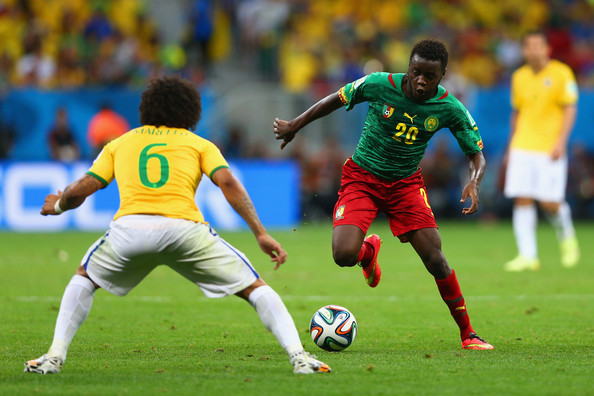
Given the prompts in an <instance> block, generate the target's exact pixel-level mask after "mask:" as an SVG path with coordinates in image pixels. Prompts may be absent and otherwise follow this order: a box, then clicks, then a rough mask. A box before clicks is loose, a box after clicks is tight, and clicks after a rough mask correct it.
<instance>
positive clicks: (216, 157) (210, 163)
mask: <svg viewBox="0 0 594 396" xmlns="http://www.w3.org/2000/svg"><path fill="white" fill-rule="evenodd" d="M228 167H229V164H228V163H227V161H226V160H225V158H224V157H223V154H221V150H219V148H218V147H217V146H215V144H214V143H212V142H209V141H205V143H204V147H203V149H202V155H201V158H200V168H201V169H202V172H203V173H204V174H206V175H208V177H209V178H211V179H212V175H213V174H214V173H215V172H216V171H217V170H219V169H221V168H228Z"/></svg>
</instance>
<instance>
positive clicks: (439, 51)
mask: <svg viewBox="0 0 594 396" xmlns="http://www.w3.org/2000/svg"><path fill="white" fill-rule="evenodd" d="M415 54H416V55H419V56H420V57H421V58H423V59H427V60H430V61H440V62H441V70H442V72H445V70H446V67H447V66H448V57H449V55H448V50H447V49H446V46H445V44H444V43H442V42H441V41H439V40H433V39H426V40H421V41H419V42H418V43H416V44H415V45H414V47H413V49H412V51H411V52H410V58H409V60H408V61H409V63H410V61H411V60H412V58H413V56H415Z"/></svg>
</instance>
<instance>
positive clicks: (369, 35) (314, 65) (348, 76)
mask: <svg viewBox="0 0 594 396" xmlns="http://www.w3.org/2000/svg"><path fill="white" fill-rule="evenodd" d="M261 18H263V19H264V20H265V21H267V22H268V23H267V25H266V26H261V25H262V24H257V23H254V21H256V20H259V19H261ZM238 21H239V24H240V27H241V32H242V34H241V38H242V40H243V43H244V44H245V45H244V46H243V48H249V50H250V51H251V52H256V53H257V54H258V60H259V61H261V62H262V61H264V60H266V59H270V64H268V65H266V64H262V65H261V72H262V73H264V74H270V73H272V75H273V76H276V75H277V76H278V77H279V78H280V79H281V81H282V82H283V83H284V84H285V86H286V87H287V88H288V89H289V90H291V91H300V90H304V89H308V87H310V86H311V84H314V83H316V82H318V83H319V82H322V83H325V82H328V81H330V82H332V81H338V82H341V83H342V82H345V81H352V80H353V79H354V78H355V77H357V76H359V75H362V74H367V73H368V72H371V71H375V70H378V69H380V70H387V71H403V70H405V69H406V67H407V65H408V55H409V53H410V44H411V43H412V42H414V41H416V40H418V39H420V38H423V37H427V36H432V37H438V38H440V39H441V40H443V41H445V42H446V43H447V44H448V47H449V50H450V54H451V63H450V67H449V69H450V71H454V72H455V73H458V74H460V75H461V76H462V77H463V78H465V79H467V80H469V82H470V83H472V84H476V85H478V86H482V87H489V86H493V85H497V84H505V85H507V84H509V76H510V74H511V72H512V71H513V70H514V69H515V68H517V67H518V66H519V65H520V64H521V62H522V59H521V57H522V55H521V49H520V39H521V37H522V34H523V33H525V32H526V31H529V30H533V29H537V28H542V29H545V30H546V31H547V33H548V35H549V37H550V42H551V45H552V49H553V57H554V58H558V59H560V60H562V61H564V62H566V63H567V64H569V65H570V66H571V67H572V69H573V70H574V71H575V73H576V75H577V76H578V80H579V83H580V85H582V86H590V87H591V86H594V1H592V0H522V1H517V0H499V1H491V0H415V1H413V0H367V1H333V0H315V1H313V0H309V1H307V0H306V1H303V0H294V1H274V0H247V1H244V2H241V4H240V5H239V6H238ZM275 73H276V74H275Z"/></svg>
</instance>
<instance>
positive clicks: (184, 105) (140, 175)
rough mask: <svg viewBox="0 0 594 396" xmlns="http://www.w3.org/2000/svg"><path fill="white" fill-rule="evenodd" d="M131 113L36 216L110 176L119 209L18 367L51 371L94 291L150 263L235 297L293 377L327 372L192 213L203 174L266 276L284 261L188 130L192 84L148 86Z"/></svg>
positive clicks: (263, 290) (80, 198)
mask: <svg viewBox="0 0 594 396" xmlns="http://www.w3.org/2000/svg"><path fill="white" fill-rule="evenodd" d="M139 110H140V123H141V124H142V125H143V126H141V127H140V128H136V129H133V130H131V131H129V132H127V133H125V134H124V135H122V136H120V137H119V138H117V139H116V140H114V141H112V142H110V143H108V144H107V145H106V146H105V147H104V149H103V150H102V151H101V153H100V154H99V156H98V157H97V159H96V160H95V162H94V163H93V166H92V167H91V169H90V170H89V171H88V172H87V173H86V174H85V175H84V176H82V177H81V178H80V179H78V180H77V181H75V182H73V183H71V184H70V185H68V186H67V187H66V188H65V189H64V192H60V191H58V194H49V195H48V196H47V197H46V199H45V204H44V205H43V208H42V209H41V214H42V215H44V216H46V215H59V214H61V213H62V212H64V211H66V210H70V209H74V208H77V207H78V206H80V205H81V204H82V203H83V202H84V200H85V199H86V197H88V196H89V195H91V194H93V193H94V192H96V191H97V190H99V189H100V188H103V187H105V186H107V185H108V184H109V183H110V182H111V181H113V180H114V179H115V180H116V181H117V183H118V188H119V192H120V209H119V210H118V212H117V213H116V215H115V217H114V220H113V221H112V222H111V224H110V228H109V230H108V231H107V232H106V233H105V234H104V235H103V236H102V237H101V238H99V239H98V240H97V241H96V242H95V243H94V244H93V245H92V246H91V247H90V248H89V249H88V251H87V253H86V254H85V256H84V257H83V259H82V261H81V264H80V266H79V267H78V269H77V271H76V274H75V275H74V277H73V278H72V280H71V281H70V283H69V284H68V286H67V287H66V290H65V291H64V296H63V297H62V303H61V305H60V311H59V313H58V319H57V321H56V327H55V331H54V339H53V342H52V344H51V346H50V348H49V350H48V352H47V353H46V354H44V355H42V356H41V357H39V358H37V359H33V360H30V361H28V362H26V363H25V372H33V373H40V374H50V373H56V374H57V373H59V372H60V371H61V369H62V364H63V363H64V361H65V360H66V354H67V351H68V347H69V345H70V342H71V341H72V339H73V337H74V335H75V333H76V331H77V330H78V328H79V327H80V326H81V325H82V323H83V322H84V320H85V319H86V317H87V315H88V314H89V312H90V310H91V305H92V302H93V298H94V294H95V290H96V289H98V288H100V287H101V288H104V289H105V290H107V291H108V292H110V293H112V294H115V295H118V296H124V295H126V294H128V292H130V290H132V289H133V288H134V287H135V286H136V285H137V284H138V283H140V281H142V279H144V277H145V276H146V275H148V274H149V273H150V272H151V271H152V270H153V269H154V268H155V267H156V266H157V265H166V266H169V267H170V268H172V269H173V270H174V271H176V272H178V273H179V274H180V275H182V276H183V277H185V278H186V279H188V280H190V281H191V282H193V283H195V284H196V285H197V286H199V287H200V289H201V290H202V292H203V293H204V295H205V296H206V297H211V298H216V297H225V296H228V295H231V294H235V295H237V296H238V297H240V298H243V299H245V300H246V301H248V302H249V303H250V304H251V305H252V306H253V307H254V308H255V310H256V312H257V314H258V315H259V317H260V319H261V321H262V323H263V324H264V326H265V327H266V328H267V329H268V330H270V331H271V332H272V334H273V335H274V336H275V337H276V339H277V341H278V342H279V344H280V345H281V347H283V348H284V349H285V351H286V352H287V354H288V355H289V360H290V363H291V364H292V366H293V372H294V373H296V374H311V373H324V372H329V371H330V367H329V366H328V365H327V364H325V363H323V362H321V361H319V360H317V359H315V358H314V357H313V356H310V355H309V354H308V353H307V352H305V351H304V349H303V344H302V343H301V340H300V338H299V333H298V332H297V329H296V327H295V323H294V322H293V319H292V318H291V315H290V314H289V312H288V311H287V308H286V307H285V305H284V304H283V302H282V300H281V298H280V296H279V295H278V294H277V293H276V292H275V291H274V290H273V289H272V288H271V287H270V286H268V285H267V284H266V283H265V282H264V281H263V280H262V278H261V277H260V275H259V274H258V272H257V271H256V270H255V268H254V267H253V266H252V264H251V263H250V261H249V260H248V259H247V257H246V256H245V255H244V254H243V253H241V252H240V251H239V250H237V249H235V248H234V247H233V246H231V245H230V244H229V243H228V242H226V241H225V240H223V239H222V238H221V237H220V236H219V235H218V234H217V233H216V232H215V231H214V230H213V229H212V228H211V227H210V226H209V225H208V224H207V223H206V222H205V221H204V218H203V216H202V214H201V213H200V211H199V210H198V208H197V207H196V204H195V201H194V196H195V194H196V189H197V187H198V183H200V180H201V178H202V176H203V175H206V176H207V177H209V178H210V179H211V180H212V181H213V182H214V183H215V184H216V185H217V186H219V188H221V190H222V192H223V194H224V196H225V199H226V200H227V201H228V202H229V204H231V206H233V208H234V209H235V211H236V212H237V213H238V214H239V215H240V216H241V217H242V218H243V219H244V220H245V222H246V223H247V224H248V225H249V227H250V228H251V230H252V232H253V233H254V236H255V237H256V240H257V242H258V245H259V246H260V248H261V249H262V250H263V251H264V253H266V254H267V255H269V256H270V257H271V259H272V262H273V263H275V264H276V266H275V269H277V268H278V267H279V266H280V265H281V264H283V263H284V262H285V260H286V259H287V253H286V252H285V250H284V249H283V248H282V246H281V245H280V243H278V242H277V241H276V240H274V238H272V237H271V236H270V235H268V233H267V232H266V229H265V228H264V226H263V225H262V223H261V222H260V220H259V218H258V215H257V213H256V210H255V208H254V205H253V204H252V201H251V199H250V197H249V195H248V194H247V192H246V190H245V188H244V187H243V185H242V184H241V183H240V182H239V181H238V180H237V179H236V178H235V177H234V176H233V174H232V173H231V170H230V169H229V167H228V165H227V162H226V161H225V159H224V158H223V156H222V155H221V153H220V151H219V149H218V148H217V147H216V146H215V145H214V144H213V143H211V142H209V141H208V140H205V139H203V138H201V137H199V136H197V135H195V134H193V133H192V132H190V129H193V128H195V126H196V125H197V123H198V121H199V120H200V114H201V101H200V94H199V92H198V91H197V90H196V88H195V87H194V85H193V84H192V83H191V82H190V81H187V80H183V79H181V78H178V77H161V78H156V79H153V80H152V81H151V82H150V84H149V86H148V88H147V89H146V90H145V91H144V92H143V94H142V98H141V103H140V109H139ZM190 336H191V335H190Z"/></svg>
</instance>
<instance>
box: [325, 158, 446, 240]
mask: <svg viewBox="0 0 594 396" xmlns="http://www.w3.org/2000/svg"><path fill="white" fill-rule="evenodd" d="M379 211H381V212H384V213H386V215H387V216H388V219H389V221H390V229H391V230H392V234H394V236H397V237H398V238H400V241H401V242H408V239H407V238H406V235H405V234H406V233H407V232H409V231H414V230H420V229H421V228H437V223H435V217H434V216H433V212H432V211H431V206H429V199H428V196H427V190H426V189H425V184H424V183H423V178H422V177H421V170H420V169H419V170H418V171H416V172H415V173H413V174H412V175H411V176H409V177H407V178H405V179H402V180H397V181H389V180H384V179H381V178H379V177H377V176H375V175H373V174H371V173H369V172H368V171H366V170H365V169H363V168H361V167H360V166H359V165H357V164H356V163H355V161H353V160H352V158H349V159H347V161H346V162H345V164H344V165H343V167H342V179H341V187H340V191H339V192H338V201H337V202H336V205H335V206H334V227H336V226H339V225H345V224H350V225H356V226H357V227H359V228H360V229H362V230H363V232H364V233H367V230H368V229H369V227H370V226H371V223H372V222H373V219H375V218H376V216H377V214H378V212H379Z"/></svg>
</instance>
